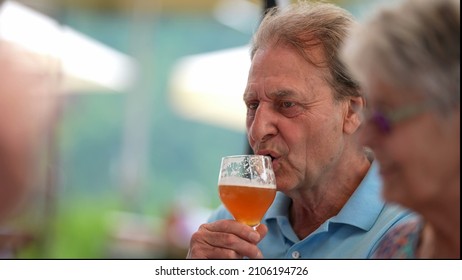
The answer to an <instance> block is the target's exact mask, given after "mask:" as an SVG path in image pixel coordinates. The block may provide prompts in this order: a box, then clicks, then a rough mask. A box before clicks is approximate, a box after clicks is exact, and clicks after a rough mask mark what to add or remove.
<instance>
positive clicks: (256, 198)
mask: <svg viewBox="0 0 462 280" xmlns="http://www.w3.org/2000/svg"><path fill="white" fill-rule="evenodd" d="M218 192H219V195H220V199H221V201H222V202H223V204H224V205H225V207H226V209H228V211H229V212H230V213H231V214H232V215H233V217H234V219H235V220H237V221H238V222H241V223H244V224H247V225H249V226H256V225H258V224H260V221H261V219H262V218H263V216H264V215H265V212H266V210H268V208H269V207H270V205H271V203H273V200H274V197H275V196H276V187H275V186H274V185H272V186H258V187H256V186H245V185H241V186H237V185H219V186H218Z"/></svg>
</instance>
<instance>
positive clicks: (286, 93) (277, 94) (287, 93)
mask: <svg viewBox="0 0 462 280" xmlns="http://www.w3.org/2000/svg"><path fill="white" fill-rule="evenodd" d="M256 95H257V94H256V93H255V92H253V91H250V92H249V91H248V92H244V95H243V100H244V101H245V100H248V99H252V98H254V97H255V96H256ZM294 95H295V92H294V91H292V90H285V89H284V90H276V91H274V92H270V93H269V94H268V97H269V98H279V99H280V98H284V97H288V96H294Z"/></svg>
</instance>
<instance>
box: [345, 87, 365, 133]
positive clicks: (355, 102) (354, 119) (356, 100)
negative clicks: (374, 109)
mask: <svg viewBox="0 0 462 280" xmlns="http://www.w3.org/2000/svg"><path fill="white" fill-rule="evenodd" d="M346 106H347V110H346V114H345V117H344V123H343V131H344V132H345V133H346V134H353V133H354V132H355V131H357V130H358V128H359V126H360V125H361V123H362V122H363V116H362V114H363V113H362V112H363V109H364V107H365V106H366V100H365V99H364V97H362V96H352V97H350V98H349V100H348V102H347V104H346Z"/></svg>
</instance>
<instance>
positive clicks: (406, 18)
mask: <svg viewBox="0 0 462 280" xmlns="http://www.w3.org/2000/svg"><path fill="white" fill-rule="evenodd" d="M343 55H344V59H345V61H346V62H347V63H348V64H349V66H350V67H351V71H352V73H353V74H354V76H355V77H356V78H357V80H358V81H359V82H360V83H361V85H362V86H364V90H365V92H367V102H368V105H367V106H368V108H369V109H368V114H366V118H367V119H366V123H365V126H364V128H363V130H362V137H361V138H362V142H363V144H365V145H367V146H369V147H371V148H372V149H373V150H374V152H375V156H376V158H377V159H378V160H379V162H380V170H381V175H382V176H383V180H384V189H383V193H384V197H385V199H387V200H388V201H392V202H397V203H400V204H402V205H404V206H406V207H409V208H412V209H415V210H419V211H432V209H433V208H432V207H434V206H436V205H440V206H444V205H446V206H449V205H454V204H452V203H451V202H453V201H455V202H458V203H459V207H460V1H459V0H410V1H404V2H403V3H402V4H400V5H399V6H397V7H394V6H392V7H390V8H384V9H381V10H379V12H378V13H376V14H375V15H374V16H373V17H371V18H370V19H369V20H368V21H366V22H365V23H364V24H363V25H362V26H361V27H360V28H359V29H357V30H356V31H355V33H354V34H353V36H352V38H351V39H350V40H349V41H348V44H347V45H346V47H345V49H344V53H343ZM424 209H427V210H424ZM457 212H458V211H457Z"/></svg>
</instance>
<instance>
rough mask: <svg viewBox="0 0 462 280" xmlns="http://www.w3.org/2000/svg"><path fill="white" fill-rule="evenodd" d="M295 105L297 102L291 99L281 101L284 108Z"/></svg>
mask: <svg viewBox="0 0 462 280" xmlns="http://www.w3.org/2000/svg"><path fill="white" fill-rule="evenodd" d="M293 106H295V102H290V101H283V102H281V107H282V108H290V107H293Z"/></svg>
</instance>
